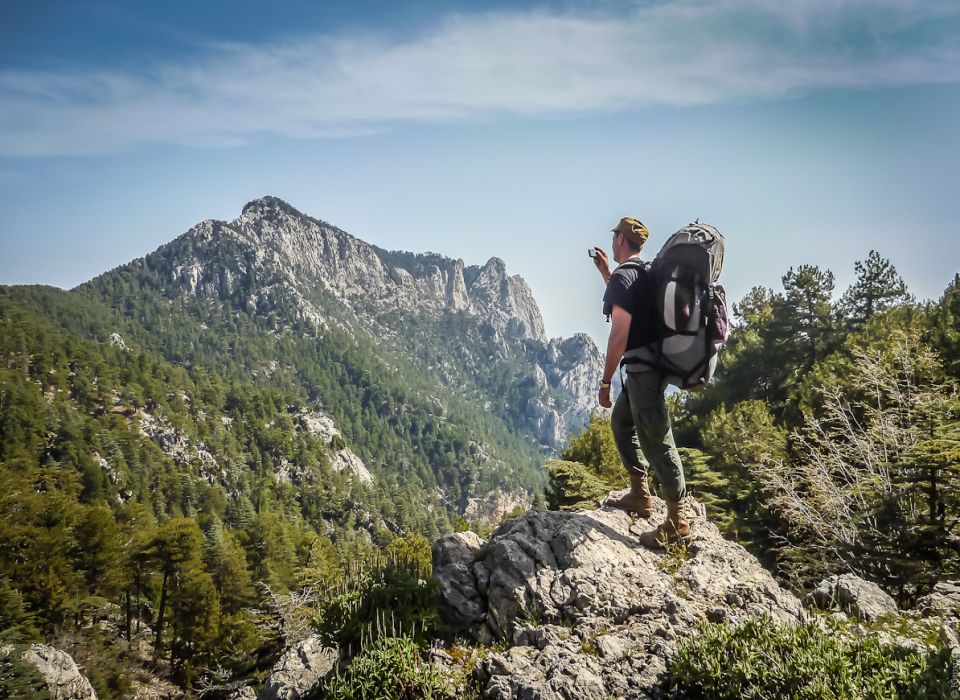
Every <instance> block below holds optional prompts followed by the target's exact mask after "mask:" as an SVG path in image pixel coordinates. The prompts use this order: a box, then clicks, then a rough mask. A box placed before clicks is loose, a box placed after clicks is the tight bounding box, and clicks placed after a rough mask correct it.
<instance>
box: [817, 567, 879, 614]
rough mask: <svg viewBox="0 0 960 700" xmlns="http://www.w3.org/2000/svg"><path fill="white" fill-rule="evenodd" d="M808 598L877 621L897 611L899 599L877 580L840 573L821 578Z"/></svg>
mask: <svg viewBox="0 0 960 700" xmlns="http://www.w3.org/2000/svg"><path fill="white" fill-rule="evenodd" d="M807 602H808V603H812V604H814V605H816V607H818V608H821V609H823V610H842V611H844V612H848V613H850V614H851V615H853V616H854V617H856V618H857V619H858V620H862V621H873V620H876V619H877V618H879V617H882V616H883V615H891V614H896V613H897V610H898V609H897V603H896V601H894V599H893V598H891V597H890V596H889V595H887V594H886V593H884V592H883V589H882V588H880V586H878V585H877V584H875V583H871V582H870V581H864V580H863V579H862V578H860V577H859V576H854V575H853V574H838V575H836V576H830V577H829V578H825V579H824V580H823V581H821V582H820V585H819V586H817V587H816V588H815V589H814V590H813V591H811V592H810V594H809V595H808V596H807Z"/></svg>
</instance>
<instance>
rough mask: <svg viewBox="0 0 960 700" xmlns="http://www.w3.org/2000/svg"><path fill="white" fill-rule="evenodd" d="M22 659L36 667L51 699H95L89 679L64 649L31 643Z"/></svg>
mask: <svg viewBox="0 0 960 700" xmlns="http://www.w3.org/2000/svg"><path fill="white" fill-rule="evenodd" d="M23 659H24V661H27V662H28V663H31V664H33V665H34V666H36V667H37V670H38V671H39V672H40V675H41V676H43V678H44V680H45V681H46V682H47V688H48V689H49V691H50V697H51V698H53V700H97V694H96V692H94V690H93V686H92V685H90V681H88V680H87V679H86V678H85V677H84V675H83V674H82V673H80V669H79V668H78V667H77V664H76V662H74V660H73V659H72V658H71V656H70V655H69V654H68V653H66V652H65V651H60V650H59V649H54V648H53V647H51V646H47V645H46V644H33V645H31V646H30V648H29V649H27V650H26V652H24V654H23Z"/></svg>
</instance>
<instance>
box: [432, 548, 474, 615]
mask: <svg viewBox="0 0 960 700" xmlns="http://www.w3.org/2000/svg"><path fill="white" fill-rule="evenodd" d="M482 549H483V544H482V542H481V541H480V538H479V537H478V536H477V534H476V533H475V532H455V533H451V534H449V535H444V536H443V537H441V538H440V539H439V540H437V541H436V542H435V543H434V545H433V571H434V577H435V578H436V579H437V581H439V582H440V588H441V597H442V601H443V604H442V605H441V608H440V614H441V615H442V616H443V618H444V620H445V621H446V622H447V623H448V624H450V625H453V626H454V627H456V628H458V629H464V628H469V627H471V626H473V625H476V624H478V623H482V621H483V619H484V616H485V614H486V605H485V604H484V602H483V600H482V598H481V595H480V592H479V590H478V589H477V579H476V576H475V575H474V571H473V566H474V563H475V562H476V560H477V558H478V557H479V556H480V553H481V551H482Z"/></svg>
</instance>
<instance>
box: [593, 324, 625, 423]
mask: <svg viewBox="0 0 960 700" xmlns="http://www.w3.org/2000/svg"><path fill="white" fill-rule="evenodd" d="M632 318H633V317H632V316H631V315H630V312H629V311H627V310H625V309H624V308H622V307H620V306H614V307H613V315H612V317H611V319H610V321H611V323H610V336H609V337H608V338H607V358H606V360H605V361H604V363H603V379H602V381H603V382H604V383H607V384H609V383H610V380H611V379H612V378H613V373H614V372H616V371H617V366H618V365H619V364H620V359H621V358H622V357H623V353H624V352H625V351H626V349H627V336H628V335H629V334H630V321H631V319H632ZM598 400H599V402H600V405H601V406H603V407H604V408H610V406H611V405H612V404H611V402H610V387H607V388H605V389H604V388H601V389H600V395H599V397H598Z"/></svg>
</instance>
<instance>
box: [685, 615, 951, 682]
mask: <svg viewBox="0 0 960 700" xmlns="http://www.w3.org/2000/svg"><path fill="white" fill-rule="evenodd" d="M670 673H671V677H672V681H673V684H674V695H675V696H677V697H689V696H691V695H693V696H696V697H704V698H717V699H720V698H731V699H733V698H757V699H759V698H787V697H789V698H798V699H809V700H832V699H836V700H841V699H845V698H898V697H899V698H906V697H909V698H921V697H924V698H948V697H951V694H950V693H951V688H950V651H949V649H948V648H945V647H941V648H934V649H932V650H930V651H929V652H927V653H921V652H917V651H912V650H907V649H905V648H903V647H898V646H895V645H893V644H889V643H884V642H882V641H880V638H879V637H877V636H876V635H862V636H861V635H857V634H852V633H849V632H846V633H845V632H844V630H843V629H841V627H840V626H839V625H836V624H835V625H834V626H833V627H832V628H828V629H826V630H825V629H823V628H822V627H821V626H819V625H818V624H816V623H815V622H809V623H806V624H802V625H778V624H776V623H774V621H773V620H772V618H770V617H769V616H761V617H759V618H753V619H751V620H749V621H747V622H746V623H744V624H742V625H739V626H736V625H732V624H728V623H724V624H719V625H709V624H704V625H701V626H700V627H699V629H698V632H697V633H696V634H694V635H692V636H690V637H688V638H687V639H686V640H684V641H683V642H682V643H681V644H680V648H679V649H678V651H677V654H676V656H674V657H673V659H672V661H671V664H670Z"/></svg>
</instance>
